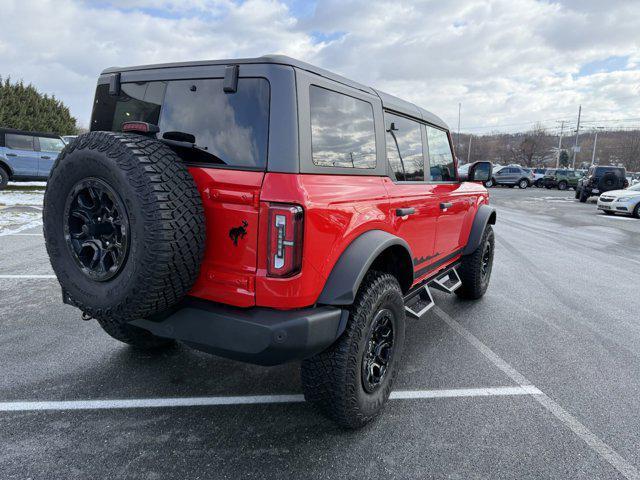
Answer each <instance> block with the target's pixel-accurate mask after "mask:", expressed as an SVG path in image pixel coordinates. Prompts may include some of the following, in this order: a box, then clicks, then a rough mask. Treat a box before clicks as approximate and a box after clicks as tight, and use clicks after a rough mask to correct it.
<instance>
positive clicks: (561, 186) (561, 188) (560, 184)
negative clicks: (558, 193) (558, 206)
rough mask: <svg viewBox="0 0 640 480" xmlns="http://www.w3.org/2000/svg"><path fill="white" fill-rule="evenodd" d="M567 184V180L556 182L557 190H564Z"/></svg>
mask: <svg viewBox="0 0 640 480" xmlns="http://www.w3.org/2000/svg"><path fill="white" fill-rule="evenodd" d="M568 186H569V185H568V184H567V182H560V183H558V190H566V189H567V187H568Z"/></svg>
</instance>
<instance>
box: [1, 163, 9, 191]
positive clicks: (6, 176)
mask: <svg viewBox="0 0 640 480" xmlns="http://www.w3.org/2000/svg"><path fill="white" fill-rule="evenodd" d="M8 183H9V174H8V173H7V171H6V170H5V169H4V168H2V167H0V190H3V189H4V188H5V187H6V186H7V184H8Z"/></svg>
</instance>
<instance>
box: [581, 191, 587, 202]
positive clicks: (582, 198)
mask: <svg viewBox="0 0 640 480" xmlns="http://www.w3.org/2000/svg"><path fill="white" fill-rule="evenodd" d="M588 198H589V194H588V193H587V192H585V191H584V189H582V190H580V203H587V199H588Z"/></svg>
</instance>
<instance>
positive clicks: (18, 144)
mask: <svg viewBox="0 0 640 480" xmlns="http://www.w3.org/2000/svg"><path fill="white" fill-rule="evenodd" d="M4 138H5V146H6V148H7V150H6V153H5V156H6V157H7V161H8V162H9V163H10V165H11V168H13V174H14V176H16V177H37V176H38V160H39V159H40V154H39V152H36V145H35V139H34V137H33V136H31V135H23V134H20V133H7V134H5V137H4Z"/></svg>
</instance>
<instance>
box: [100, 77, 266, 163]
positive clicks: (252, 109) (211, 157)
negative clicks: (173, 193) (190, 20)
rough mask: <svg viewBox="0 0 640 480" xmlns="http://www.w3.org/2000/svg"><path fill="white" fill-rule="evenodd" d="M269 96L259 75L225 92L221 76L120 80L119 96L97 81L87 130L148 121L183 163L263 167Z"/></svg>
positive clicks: (117, 128)
mask: <svg viewBox="0 0 640 480" xmlns="http://www.w3.org/2000/svg"><path fill="white" fill-rule="evenodd" d="M269 99H270V89H269V82H268V81H267V80H266V79H263V78H241V79H239V80H238V88H237V91H236V92H235V93H225V92H224V90H223V79H221V78H219V79H218V78H216V79H204V80H174V81H164V82H138V83H123V84H122V85H121V92H120V94H119V95H118V96H111V95H109V87H108V85H98V88H97V91H96V102H95V107H94V111H93V117H92V122H91V130H109V131H116V132H118V131H122V124H123V123H125V122H130V121H141V122H148V123H151V124H154V125H158V127H159V129H160V132H159V133H158V134H157V138H161V139H165V140H172V141H171V142H168V143H169V144H170V145H171V146H172V148H173V149H174V150H176V152H177V153H178V155H180V157H182V158H183V160H185V161H187V162H196V163H199V162H204V163H210V164H217V165H226V166H230V167H234V168H246V169H260V170H264V168H265V167H266V163H267V146H268V136H269ZM185 139H190V140H188V141H183V140H185Z"/></svg>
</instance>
